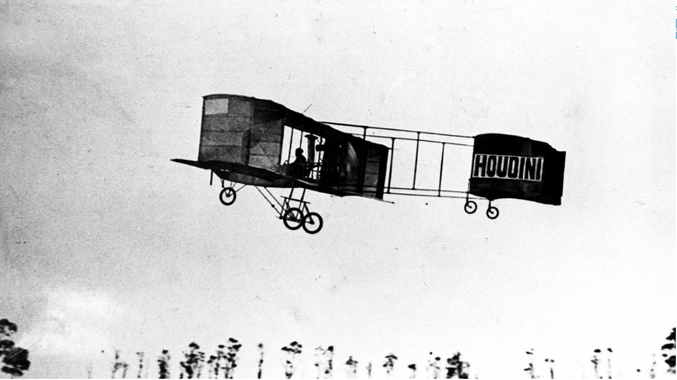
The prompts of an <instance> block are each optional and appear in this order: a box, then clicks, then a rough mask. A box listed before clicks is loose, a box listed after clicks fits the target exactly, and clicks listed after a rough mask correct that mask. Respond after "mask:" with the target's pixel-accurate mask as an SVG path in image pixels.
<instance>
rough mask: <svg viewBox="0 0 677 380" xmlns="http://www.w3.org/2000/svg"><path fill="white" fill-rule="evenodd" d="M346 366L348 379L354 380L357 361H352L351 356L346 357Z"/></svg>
mask: <svg viewBox="0 0 677 380" xmlns="http://www.w3.org/2000/svg"><path fill="white" fill-rule="evenodd" d="M346 365H347V366H348V378H349V379H354V378H355V377H357V360H355V359H353V357H352V356H348V360H347V361H346Z"/></svg>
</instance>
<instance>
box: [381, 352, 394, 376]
mask: <svg viewBox="0 0 677 380" xmlns="http://www.w3.org/2000/svg"><path fill="white" fill-rule="evenodd" d="M395 360H397V356H395V354H390V355H386V362H385V363H384V364H383V367H385V369H386V373H387V374H388V377H390V373H391V372H392V371H393V369H394V368H395Z"/></svg>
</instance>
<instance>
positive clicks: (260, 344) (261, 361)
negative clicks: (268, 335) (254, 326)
mask: <svg viewBox="0 0 677 380" xmlns="http://www.w3.org/2000/svg"><path fill="white" fill-rule="evenodd" d="M261 376H263V343H259V372H258V373H257V376H256V378H257V379H260V378H261Z"/></svg>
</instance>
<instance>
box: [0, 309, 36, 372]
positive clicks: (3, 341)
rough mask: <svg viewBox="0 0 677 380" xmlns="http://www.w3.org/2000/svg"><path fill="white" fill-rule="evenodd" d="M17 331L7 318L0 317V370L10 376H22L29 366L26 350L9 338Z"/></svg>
mask: <svg viewBox="0 0 677 380" xmlns="http://www.w3.org/2000/svg"><path fill="white" fill-rule="evenodd" d="M17 331H18V328H17V326H16V324H14V323H12V322H10V321H9V320H7V319H4V318H3V319H0V359H1V360H2V368H1V369H0V370H1V371H2V372H4V373H6V374H8V375H10V376H12V377H17V376H23V374H24V371H27V370H28V368H30V366H31V362H30V361H29V360H28V350H26V349H23V348H21V347H17V346H16V345H15V344H14V341H12V340H11V338H12V335H14V334H15V333H16V332H17Z"/></svg>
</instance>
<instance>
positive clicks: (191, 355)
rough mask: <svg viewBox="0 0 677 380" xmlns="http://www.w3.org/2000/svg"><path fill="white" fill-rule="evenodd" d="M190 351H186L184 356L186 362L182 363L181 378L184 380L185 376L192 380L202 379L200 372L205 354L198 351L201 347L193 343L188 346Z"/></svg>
mask: <svg viewBox="0 0 677 380" xmlns="http://www.w3.org/2000/svg"><path fill="white" fill-rule="evenodd" d="M188 348H189V350H188V351H184V353H183V355H184V357H185V358H186V360H184V361H182V362H180V363H179V364H181V369H182V371H181V375H180V376H179V378H181V379H183V377H184V374H185V376H186V378H188V379H192V378H193V376H197V377H198V378H199V377H200V371H201V370H202V363H203V362H204V352H202V351H198V350H199V349H200V346H199V345H198V344H197V343H195V342H193V343H191V344H189V345H188Z"/></svg>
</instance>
